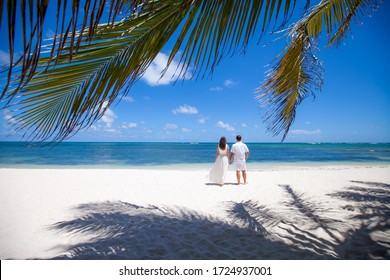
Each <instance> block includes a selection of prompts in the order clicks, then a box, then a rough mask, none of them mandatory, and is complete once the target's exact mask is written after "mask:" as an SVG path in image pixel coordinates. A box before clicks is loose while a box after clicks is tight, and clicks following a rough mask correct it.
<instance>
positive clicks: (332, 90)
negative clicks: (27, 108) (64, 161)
mask: <svg viewBox="0 0 390 280" xmlns="http://www.w3.org/2000/svg"><path fill="white" fill-rule="evenodd" d="M389 12H390V4H389V3H388V2H387V3H383V4H382V5H381V6H380V8H379V10H378V11H377V12H374V13H372V17H368V16H362V18H361V21H362V23H360V22H356V23H354V24H353V25H352V35H350V36H348V38H347V39H346V41H345V44H344V45H341V46H339V47H338V48H337V49H336V48H325V47H323V45H322V44H321V43H320V51H319V52H318V54H317V55H318V57H319V58H320V59H321V60H322V61H323V62H324V66H325V75H324V85H323V87H322V91H321V92H317V94H316V99H315V100H313V98H311V97H309V98H307V99H305V100H304V101H303V102H302V104H301V105H300V106H299V107H298V110H297V116H296V119H295V122H294V124H293V125H292V127H291V129H290V133H289V135H288V136H287V138H286V140H285V141H286V142H390V122H389V120H390V86H389V74H388V73H389V72H390V71H389V69H388V68H389V66H388V64H389V62H390V54H389V51H388V46H389V45H390V44H389V43H390V38H389V36H388V30H387V29H388V27H389V26H390V19H389V18H390V14H389ZM3 26H5V25H2V27H3ZM3 31H4V30H2V32H1V36H2V37H3V36H5V34H4V32H3ZM50 32H51V30H50V29H48V30H47V34H50ZM272 38H273V39H274V38H275V37H266V38H263V39H262V41H261V43H260V44H259V45H258V44H257V40H256V38H255V39H254V40H253V41H252V43H251V44H250V45H249V47H248V51H247V53H246V54H245V55H240V54H237V55H235V56H233V57H231V58H226V59H224V60H223V61H222V62H221V63H220V65H219V66H218V67H216V69H215V71H214V73H213V74H212V76H210V77H207V78H205V79H198V80H196V81H195V80H190V79H185V80H179V81H177V82H176V83H175V84H174V83H173V81H174V79H171V76H172V75H173V71H172V72H170V73H168V75H166V76H165V77H163V78H162V79H160V80H159V77H160V75H159V73H160V71H161V70H162V68H163V65H164V62H165V61H166V57H167V54H169V47H170V46H167V47H166V48H165V49H164V51H163V52H162V53H160V54H159V56H158V57H157V59H156V60H155V61H154V62H153V65H152V67H151V68H150V69H149V70H148V71H147V73H145V75H144V77H143V78H142V79H141V80H140V81H139V82H138V83H137V84H136V85H135V86H134V87H133V88H132V89H131V90H130V93H129V95H128V96H126V97H124V98H123V99H122V101H121V102H119V103H116V104H115V105H114V106H111V107H110V108H109V110H108V111H107V113H106V114H105V115H104V116H103V117H102V118H101V119H100V120H99V121H97V122H96V123H95V124H94V125H93V126H92V127H91V128H89V129H88V130H84V131H80V132H79V133H78V134H76V135H75V136H74V137H73V138H71V139H70V140H71V141H189V142H201V141H212V142H215V141H218V140H219V138H220V137H221V136H223V135H224V136H226V137H227V138H228V141H229V142H233V141H234V137H235V135H236V134H241V135H242V136H243V139H244V141H247V142H279V141H280V140H281V136H279V137H272V136H270V135H269V134H267V133H266V125H265V124H264V123H263V121H262V115H263V111H262V110H261V108H260V107H259V104H258V103H257V101H256V99H255V96H256V92H255V89H256V88H257V87H258V86H259V85H260V84H261V82H262V81H263V80H264V78H265V74H264V72H265V71H266V70H267V69H268V68H267V67H265V65H267V64H268V63H270V62H271V61H272V59H273V58H274V57H275V56H276V55H277V54H278V52H280V51H281V50H282V48H283V46H284V45H285V41H283V40H280V41H278V42H276V43H272V44H269V45H267V46H264V45H265V44H266V43H268V42H269V41H270V40H271V39H272ZM1 39H2V42H4V40H5V38H1ZM323 41H324V40H322V41H321V42H322V43H324V42H323ZM6 47H7V46H5V45H3V44H2V45H1V48H0V62H2V63H4V62H6V55H7V48H6ZM168 72H169V71H168ZM0 117H1V119H0V141H10V140H21V139H22V138H21V135H22V134H21V133H14V132H12V129H11V128H10V124H9V121H8V119H9V117H10V112H9V111H8V110H2V111H0Z"/></svg>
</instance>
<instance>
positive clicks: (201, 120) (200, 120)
mask: <svg viewBox="0 0 390 280" xmlns="http://www.w3.org/2000/svg"><path fill="white" fill-rule="evenodd" d="M207 119H208V118H200V119H198V123H201V124H204V123H205V122H206V120H207Z"/></svg>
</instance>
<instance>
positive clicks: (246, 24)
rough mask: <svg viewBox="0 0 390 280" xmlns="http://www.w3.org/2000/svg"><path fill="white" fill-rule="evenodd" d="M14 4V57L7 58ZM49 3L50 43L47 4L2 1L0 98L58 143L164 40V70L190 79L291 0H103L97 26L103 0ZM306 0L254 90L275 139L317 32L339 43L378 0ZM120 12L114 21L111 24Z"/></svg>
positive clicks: (317, 70) (300, 89) (301, 87)
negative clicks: (18, 42)
mask: <svg viewBox="0 0 390 280" xmlns="http://www.w3.org/2000/svg"><path fill="white" fill-rule="evenodd" d="M17 3H19V7H20V8H19V9H20V13H21V17H22V19H23V20H22V39H23V40H22V41H23V43H22V45H23V46H22V49H23V55H22V56H21V58H20V59H18V60H17V62H15V61H14V60H13V59H12V58H13V56H14V50H15V49H16V48H15V45H14V44H15V28H16V23H15V22H16V18H17V16H16V11H17V7H18V5H17ZM50 3H52V2H50ZM57 3H58V6H57V24H56V31H55V37H54V39H53V41H52V42H51V44H49V46H45V45H44V44H43V40H42V30H43V24H44V20H45V16H46V11H47V9H48V5H49V1H47V0H42V1H41V0H39V1H38V0H36V1H32V0H31V1H28V3H27V2H26V1H25V0H20V1H12V0H8V1H7V5H6V7H7V9H6V12H7V16H8V17H7V19H8V21H7V24H8V31H9V37H8V42H9V50H10V59H11V64H10V67H9V69H8V74H7V77H6V84H5V86H4V90H3V93H2V94H1V96H0V99H3V100H6V101H7V102H8V103H10V102H12V103H11V105H10V106H11V107H13V108H14V110H15V112H17V115H15V118H17V120H18V121H19V126H20V128H22V129H26V131H27V132H26V133H27V135H30V136H31V138H32V139H33V140H48V139H52V140H54V141H61V140H63V139H65V138H67V137H69V136H71V135H72V134H74V133H76V132H77V131H79V130H80V129H83V128H85V127H89V126H90V125H92V124H93V122H94V121H96V120H97V119H99V118H100V117H101V116H102V115H103V114H104V112H105V110H107V108H108V107H109V106H110V104H112V103H113V102H114V100H115V99H116V98H117V97H118V95H123V94H127V93H128V92H129V90H130V88H131V86H132V85H133V84H134V83H135V82H136V81H137V80H138V79H139V78H140V77H141V76H142V75H143V73H144V72H145V70H146V69H147V67H148V66H149V65H150V64H151V62H152V61H153V60H154V58H155V57H156V56H157V55H158V53H159V52H160V51H161V50H162V49H163V47H164V46H165V45H166V43H167V42H168V40H172V41H173V42H174V46H173V48H172V50H171V53H170V56H169V60H168V64H167V66H166V67H167V68H168V67H169V65H170V64H171V63H172V61H173V59H175V58H178V59H179V61H180V63H179V64H178V65H179V68H178V69H177V71H178V72H179V76H181V77H184V76H186V75H187V73H188V71H189V69H190V68H191V73H192V74H193V77H195V78H198V77H200V76H201V77H204V75H206V74H207V73H212V72H213V70H214V68H215V67H216V66H217V65H218V63H219V62H220V61H221V60H222V59H223V58H224V57H226V56H229V55H233V54H235V53H237V52H245V51H246V47H247V45H248V43H249V41H250V40H251V39H252V38H253V36H254V35H255V32H256V31H257V30H258V32H259V35H262V34H264V32H266V31H267V30H268V28H269V26H270V25H271V23H272V22H273V23H274V25H276V24H278V23H279V24H281V25H282V26H283V24H284V23H286V22H287V19H288V18H289V16H290V15H291V12H292V10H293V9H294V7H295V4H296V1H295V0H291V1H289V0H241V1H234V0H220V1H216V0H112V1H109V15H108V16H107V17H106V18H107V19H108V20H107V23H105V24H100V22H101V20H102V18H103V12H104V7H106V6H107V5H106V4H107V3H106V1H105V0H85V1H83V2H82V3H83V5H82V4H81V2H80V1H78V0H72V1H69V2H68V1H66V0H58V1H57ZM309 3H310V1H306V7H305V9H307V13H306V14H305V15H304V17H303V18H302V20H300V21H298V22H297V23H296V24H295V25H294V26H293V27H292V28H289V29H288V30H287V32H288V35H289V36H290V38H291V42H290V44H289V45H288V46H287V47H286V49H285V50H284V51H283V52H282V53H281V54H280V55H279V56H278V59H279V61H277V62H275V64H274V67H273V68H272V69H271V70H270V71H269V74H268V76H267V78H266V80H265V82H264V84H263V85H262V86H261V87H259V89H258V90H259V92H260V94H259V99H260V101H261V103H262V104H263V105H264V106H266V107H268V111H267V113H266V115H265V120H266V121H267V122H268V130H269V131H270V132H271V133H272V134H273V135H278V134H280V133H281V132H283V133H284V135H283V140H284V138H285V137H286V135H287V133H288V131H289V129H290V127H291V125H292V123H293V121H294V118H295V115H296V109H297V106H298V105H299V104H300V103H301V102H302V100H304V99H305V98H306V97H307V96H309V95H314V93H315V90H317V89H318V88H320V87H321V84H322V72H323V67H322V63H321V62H320V61H319V60H318V59H317V58H316V56H315V55H314V51H315V46H316V40H317V38H318V37H319V36H320V34H321V32H323V31H325V32H326V33H327V34H328V36H329V37H330V40H329V44H335V45H337V44H339V42H341V40H342V39H343V38H344V37H345V36H346V34H347V31H348V30H349V25H350V22H351V20H352V19H353V18H356V17H357V16H359V15H360V14H362V13H363V12H364V11H367V10H368V9H369V8H372V7H375V5H377V3H378V1H375V0H372V1H369V0H323V1H321V2H320V3H319V4H318V5H316V6H314V7H313V8H311V9H308V8H307V7H308V5H309ZM0 7H1V8H3V0H0ZM3 11H5V10H0V16H2V12H3ZM67 11H69V13H70V19H69V20H66V19H67V16H68V13H67ZM120 11H122V12H124V16H123V19H122V20H121V21H119V22H115V19H116V18H117V16H118V14H119V12H120ZM79 16H80V17H79ZM280 20H281V23H280ZM78 24H80V26H81V28H80V29H76V26H78ZM46 47H49V49H46ZM43 50H44V51H46V53H45V52H44V51H43ZM167 68H166V69H167ZM163 74H164V73H162V75H163ZM16 96H20V97H19V98H18V99H16V98H15V97H16ZM8 103H7V104H8Z"/></svg>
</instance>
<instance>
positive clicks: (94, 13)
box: [0, 0, 141, 99]
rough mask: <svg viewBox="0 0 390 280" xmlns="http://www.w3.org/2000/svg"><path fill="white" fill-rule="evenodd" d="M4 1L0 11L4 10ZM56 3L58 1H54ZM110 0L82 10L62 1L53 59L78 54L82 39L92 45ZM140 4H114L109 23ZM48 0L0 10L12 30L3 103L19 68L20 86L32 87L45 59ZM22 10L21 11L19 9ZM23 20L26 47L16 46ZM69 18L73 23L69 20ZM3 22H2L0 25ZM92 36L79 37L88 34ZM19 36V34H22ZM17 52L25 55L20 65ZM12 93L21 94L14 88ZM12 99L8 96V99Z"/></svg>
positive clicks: (11, 1)
mask: <svg viewBox="0 0 390 280" xmlns="http://www.w3.org/2000/svg"><path fill="white" fill-rule="evenodd" d="M2 2H3V1H2V0H1V3H0V7H1V8H2V7H3V5H2ZM53 2H54V1H53ZM106 2H107V1H106V0H84V1H83V3H84V5H83V6H82V4H81V1H79V0H72V1H67V0H58V1H57V9H56V17H57V21H56V27H55V34H54V41H53V43H52V46H53V48H52V49H51V52H50V58H51V59H53V58H54V57H55V56H59V55H60V53H61V52H62V51H63V50H64V49H66V48H68V47H69V43H70V46H71V48H72V49H73V50H74V51H71V52H68V55H69V57H68V59H70V60H71V59H72V57H73V56H74V55H75V54H77V50H78V47H79V46H80V44H81V39H83V40H85V41H88V40H90V39H91V38H92V35H93V34H94V32H95V29H96V28H97V26H98V24H99V22H100V21H101V19H102V15H103V11H104V9H105V8H106ZM139 2H141V1H140V0H133V1H131V0H112V1H111V5H110V10H109V17H108V22H114V20H115V18H116V16H117V15H118V12H119V11H121V10H122V9H132V8H133V9H134V8H136V7H137V6H138V5H139ZM48 6H49V1H48V0H35V1H34V0H30V1H25V0H20V1H16V0H8V1H7V8H6V9H5V10H2V9H1V10H0V19H1V17H2V14H3V12H5V13H7V18H8V21H7V28H8V49H9V57H10V66H9V69H8V79H7V82H6V84H5V86H4V90H3V91H2V93H1V94H0V98H1V99H2V98H3V97H4V96H5V95H6V93H7V91H8V88H9V86H10V83H11V82H12V81H13V78H12V77H13V72H14V70H15V68H16V69H17V70H16V71H17V72H18V71H19V68H20V67H21V74H20V75H19V77H18V79H19V86H22V85H23V84H26V83H28V82H29V81H30V80H31V79H32V77H33V76H34V75H35V72H36V70H37V68H38V64H39V63H40V60H39V59H40V58H41V55H42V46H43V44H44V42H43V41H44V40H43V27H44V23H45V19H46V13H47V10H48ZM18 7H19V8H18ZM18 17H20V18H21V19H22V22H21V33H20V34H21V35H20V36H21V38H22V43H21V44H22V45H21V46H17V45H15V42H16V40H15V31H16V28H17V24H18V23H17V21H16V19H17V18H18ZM68 18H69V19H68ZM0 22H1V21H0ZM87 29H88V31H89V33H88V36H82V37H80V36H78V34H80V33H83V34H84V31H85V30H87ZM18 34H19V33H18ZM16 51H17V52H22V55H21V57H20V58H19V59H17V61H16V62H15V61H14V56H15V54H16ZM12 92H15V93H16V92H17V90H16V91H15V89H14V88H13V91H12ZM9 97H10V96H9V95H8V96H7V98H9Z"/></svg>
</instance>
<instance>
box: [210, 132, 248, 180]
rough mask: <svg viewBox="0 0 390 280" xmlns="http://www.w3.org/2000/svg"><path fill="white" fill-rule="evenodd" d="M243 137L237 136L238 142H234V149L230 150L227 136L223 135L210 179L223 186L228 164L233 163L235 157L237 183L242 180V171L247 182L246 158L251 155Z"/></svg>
mask: <svg viewBox="0 0 390 280" xmlns="http://www.w3.org/2000/svg"><path fill="white" fill-rule="evenodd" d="M241 139H242V137H241V135H237V136H236V143H235V144H233V146H232V150H231V151H230V150H229V145H228V144H226V138H225V137H224V136H223V137H221V139H220V140H219V144H218V147H217V152H216V159H215V163H214V166H213V168H212V169H211V171H210V173H209V180H210V181H211V182H213V183H217V184H219V185H221V186H222V185H223V183H224V181H225V177H226V172H227V168H228V164H229V163H230V164H232V161H233V159H234V168H235V170H236V177H237V185H239V184H240V182H241V173H242V178H243V180H244V185H245V184H246V160H247V159H248V157H249V149H248V147H247V146H246V145H245V144H244V143H243V142H241Z"/></svg>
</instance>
